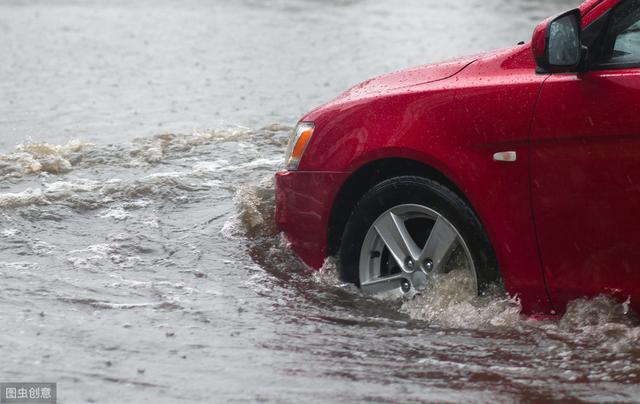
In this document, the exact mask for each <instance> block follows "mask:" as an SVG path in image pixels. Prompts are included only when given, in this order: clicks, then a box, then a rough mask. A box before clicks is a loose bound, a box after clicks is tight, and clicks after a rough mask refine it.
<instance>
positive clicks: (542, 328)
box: [0, 0, 640, 403]
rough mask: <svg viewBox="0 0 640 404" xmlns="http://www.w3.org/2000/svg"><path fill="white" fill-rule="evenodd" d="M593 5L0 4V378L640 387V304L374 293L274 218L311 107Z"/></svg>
mask: <svg viewBox="0 0 640 404" xmlns="http://www.w3.org/2000/svg"><path fill="white" fill-rule="evenodd" d="M573 5H575V2H571V1H566V2H554V1H512V2H501V1H472V0H465V1H460V2H455V3H449V4H444V3H441V2H435V1H417V0H415V1H414V0H411V1H408V2H399V1H398V2H374V1H364V0H363V1H357V0H351V1H348V0H344V1H339V0H332V1H311V0H308V1H304V0H276V1H270V2H258V1H238V2H233V3H232V2H222V1H212V2H205V1H187V2H182V3H179V4H178V3H173V2H164V1H159V2H158V1H154V2H150V1H140V2H135V3H132V4H131V3H129V2H118V1H114V2H109V3H102V2H71V1H54V2H30V3H23V2H17V1H7V2H3V3H1V4H0V33H1V34H2V35H1V38H2V40H0V50H1V51H2V55H3V63H2V64H0V91H1V92H2V97H0V112H1V114H0V151H1V152H2V154H1V155H0V279H2V293H0V323H1V324H2V332H1V333H0V354H1V359H0V361H1V363H2V371H1V373H0V375H1V380H0V381H3V382H4V381H7V382H10V381H52V382H57V383H58V392H59V402H63V403H76V402H78V403H79V402H103V403H122V402H134V403H138V402H149V403H162V402H185V403H190V402H194V403H195V402H199V403H211V402H258V401H266V402H300V401H305V402H365V401H366V402H369V401H372V402H468V401H473V402H537V401H548V400H562V401H615V402H620V401H622V402H631V401H638V400H639V397H640V388H639V387H638V382H640V362H639V359H640V349H639V346H640V345H639V341H640V327H639V325H638V322H637V320H636V319H635V317H634V316H633V314H632V313H628V312H627V307H626V305H620V304H617V303H614V302H611V301H608V300H607V299H605V298H598V299H594V300H590V301H577V302H574V303H573V304H572V305H571V307H570V310H569V312H568V313H567V314H566V315H565V316H564V317H563V318H562V319H560V320H558V321H532V320H529V319H527V318H525V317H523V316H521V315H520V311H519V310H520V306H519V304H518V302H517V299H509V298H506V297H501V296H498V297H491V298H485V299H478V300H475V301H472V302H466V301H464V300H463V299H461V298H460V296H459V293H458V288H456V287H455V285H456V279H455V278H453V279H444V280H442V282H441V283H440V284H438V287H437V288H436V290H435V291H434V293H433V294H431V295H429V296H428V297H423V298H418V299H416V300H412V301H408V302H401V301H395V300H382V299H374V298H369V297H365V296H362V295H361V294H360V293H359V292H358V290H357V289H355V288H354V287H352V286H349V285H345V284H342V283H341V282H340V281H339V280H338V279H337V278H336V276H335V273H334V271H333V265H332V263H330V262H329V263H328V264H327V265H326V267H325V269H324V271H322V272H320V273H310V272H308V271H307V270H306V269H305V268H304V267H303V266H302V265H301V264H300V263H299V262H298V261H297V260H296V259H295V257H294V256H293V255H292V254H291V252H290V251H289V249H288V247H287V245H286V243H285V242H284V240H283V239H282V237H281V236H280V235H279V234H278V233H277V231H276V229H275V228H274V225H273V210H274V201H273V199H274V192H273V182H272V174H273V172H274V171H276V170H278V169H279V168H280V167H282V164H283V149H284V147H285V144H286V141H287V138H288V134H289V131H290V129H291V126H292V125H293V124H294V123H295V120H296V119H297V118H298V117H299V116H300V115H301V114H302V113H304V111H305V110H307V109H309V108H311V107H313V106H315V105H317V104H320V103H321V102H323V101H326V100H328V99H330V98H331V97H333V96H335V95H337V94H338V93H340V92H341V91H342V90H343V89H344V88H345V87H348V86H349V85H352V84H355V83H357V82H358V81H361V80H364V79H366V78H368V77H370V76H373V75H375V74H379V73H384V72H386V71H389V70H393V69H397V68H401V67H406V66H412V65H418V64H421V63H426V62H431V61H436V60H439V59H443V58H446V57H451V56H457V55H462V54H465V53H475V52H478V51H482V50H488V49H491V48H495V47H500V46H508V45H511V44H514V43H516V42H517V41H519V40H524V39H527V37H528V36H529V35H530V32H531V30H532V27H533V25H534V24H535V22H537V21H538V20H541V19H543V18H544V17H546V16H548V15H551V14H553V13H554V12H556V11H562V10H564V9H568V8H570V7H572V6H573Z"/></svg>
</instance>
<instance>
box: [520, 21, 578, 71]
mask: <svg viewBox="0 0 640 404" xmlns="http://www.w3.org/2000/svg"><path fill="white" fill-rule="evenodd" d="M532 48H533V55H534V57H535V59H536V63H537V65H538V70H539V71H540V72H544V73H562V72H575V71H578V70H580V68H581V61H582V56H583V53H584V50H583V48H582V15H581V14H580V10H578V9H575V10H571V11H569V12H568V13H564V14H561V15H560V16H558V17H555V18H550V19H548V20H546V21H544V22H543V23H541V24H540V25H538V26H537V27H536V29H535V31H534V32H533V40H532Z"/></svg>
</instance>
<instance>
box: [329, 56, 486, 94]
mask: <svg viewBox="0 0 640 404" xmlns="http://www.w3.org/2000/svg"><path fill="white" fill-rule="evenodd" d="M477 58H478V57H477V56H470V57H466V58H461V59H455V60H451V61H447V62H442V63H437V64H432V65H425V66H419V67H414V68H411V69H407V70H401V71H398V72H394V73H389V74H385V75H383V76H380V77H376V78H373V79H371V80H367V81H365V82H363V83H360V84H358V85H356V86H354V87H352V88H350V89H349V90H347V91H346V92H344V93H343V94H342V95H341V96H340V97H338V99H345V98H363V97H367V96H376V95H379V94H383V93H388V92H389V91H393V90H399V89H404V88H408V87H415V86H419V85H422V84H428V83H432V82H434V81H440V80H444V79H448V78H450V77H452V76H455V75H456V74H458V73H459V72H461V71H462V70H463V69H464V68H465V67H467V66H469V65H470V64H471V63H473V62H474V61H475V60H477Z"/></svg>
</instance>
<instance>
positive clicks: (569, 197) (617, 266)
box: [530, 0, 640, 310]
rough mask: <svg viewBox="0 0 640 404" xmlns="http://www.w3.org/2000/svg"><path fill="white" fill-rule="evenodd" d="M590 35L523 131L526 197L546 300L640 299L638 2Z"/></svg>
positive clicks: (544, 92)
mask: <svg viewBox="0 0 640 404" xmlns="http://www.w3.org/2000/svg"><path fill="white" fill-rule="evenodd" d="M602 18H605V19H606V20H601V21H600V22H599V30H600V31H599V32H597V33H593V32H592V33H590V34H591V37H592V38H593V39H592V44H591V47H590V51H591V56H590V69H589V71H588V72H586V73H578V74H576V73H574V74H557V75H551V76H550V77H549V78H548V79H547V80H546V81H545V83H544V85H543V87H542V89H541V93H540V97H539V101H538V105H537V108H536V112H535V114H534V122H533V126H532V134H531V149H530V150H531V166H530V170H531V171H530V172H531V195H532V208H533V217H534V221H535V224H536V232H537V237H538V244H539V252H540V257H541V261H542V266H543V268H544V274H545V280H546V282H547V287H548V290H549V292H550V295H551V298H552V301H553V303H554V306H556V308H558V309H560V310H562V309H563V308H564V307H565V305H566V304H567V302H568V301H570V300H572V299H575V298H577V297H580V296H594V295H597V294H599V293H603V292H607V293H613V294H615V295H617V296H618V297H620V298H623V299H624V298H626V297H631V298H632V303H635V304H634V305H635V307H640V306H638V305H637V303H639V302H638V301H639V300H640V0H625V1H623V2H621V3H620V4H619V5H618V6H616V7H615V8H614V9H612V10H610V11H609V12H608V13H607V14H606V15H605V16H604V17H602Z"/></svg>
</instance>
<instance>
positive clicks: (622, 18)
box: [596, 0, 640, 67]
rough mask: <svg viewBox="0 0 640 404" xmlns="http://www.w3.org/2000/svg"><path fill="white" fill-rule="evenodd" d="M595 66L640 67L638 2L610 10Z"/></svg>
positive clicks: (639, 4)
mask: <svg viewBox="0 0 640 404" xmlns="http://www.w3.org/2000/svg"><path fill="white" fill-rule="evenodd" d="M598 48H599V49H598V53H599V55H598V56H599V57H598V58H597V60H596V64H597V65H601V66H603V67H607V66H610V67H638V66H640V0H627V1H624V2H623V3H621V4H620V5H619V6H618V7H616V8H615V9H613V10H612V13H611V15H610V17H609V21H608V24H607V28H606V31H605V33H604V35H603V37H602V40H601V43H600V46H599V47H598Z"/></svg>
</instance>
